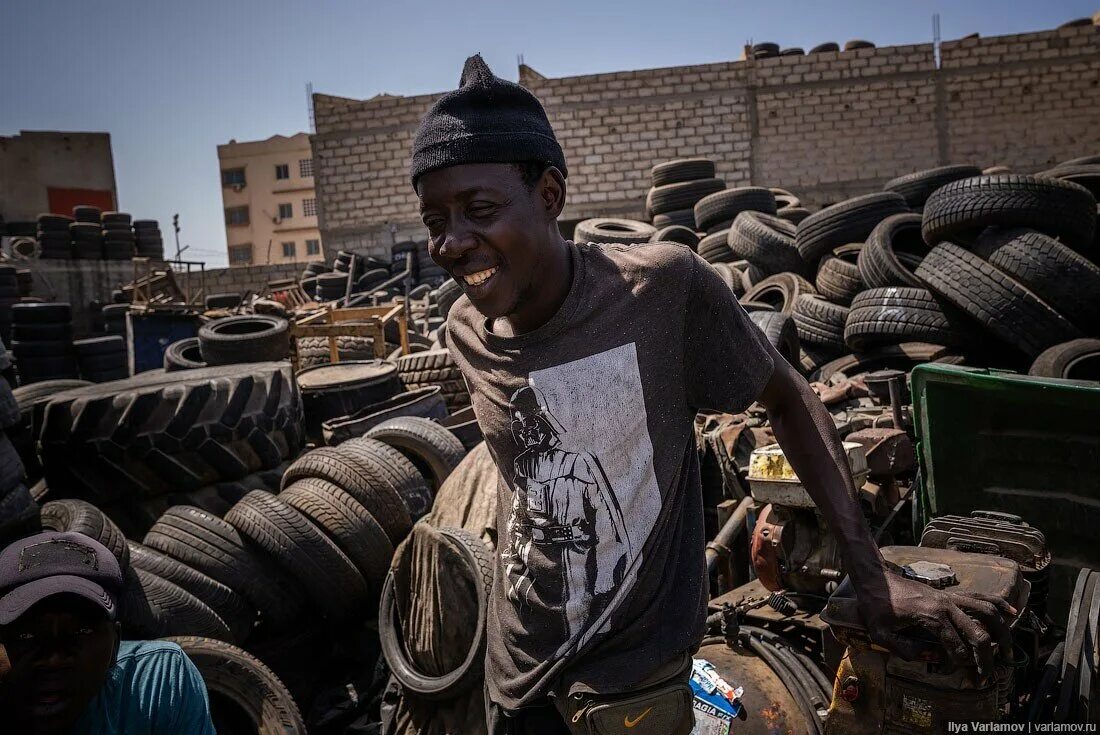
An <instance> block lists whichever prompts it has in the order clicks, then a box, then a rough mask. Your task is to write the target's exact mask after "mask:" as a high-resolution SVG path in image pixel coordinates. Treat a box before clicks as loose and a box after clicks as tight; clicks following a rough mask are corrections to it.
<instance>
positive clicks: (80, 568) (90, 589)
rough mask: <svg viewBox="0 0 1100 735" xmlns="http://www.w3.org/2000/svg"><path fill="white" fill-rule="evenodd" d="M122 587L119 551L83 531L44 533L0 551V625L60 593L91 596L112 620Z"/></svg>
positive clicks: (115, 613) (89, 598) (90, 598)
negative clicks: (117, 554) (116, 556)
mask: <svg viewBox="0 0 1100 735" xmlns="http://www.w3.org/2000/svg"><path fill="white" fill-rule="evenodd" d="M121 589H122V572H121V570H120V569H119V566H118V560H117V559H116V558H115V555H114V554H112V553H111V552H110V551H109V550H108V549H107V547H106V546H104V545H103V544H101V543H99V542H98V541H96V540H95V539H93V538H89V537H88V536H85V535H84V534H82V533H74V532H71V531H46V532H44V533H39V534H36V535H34V536H28V537H27V538H24V539H20V540H18V541H16V542H14V543H12V544H11V545H9V546H8V547H7V548H5V549H4V550H3V551H0V625H7V624H8V623H11V622H12V621H13V620H16V619H17V618H19V616H20V615H22V614H23V613H25V612H26V611H27V610H29V609H30V608H31V606H32V605H34V604H36V603H38V602H41V601H42V600H44V599H46V598H47V597H52V596H53V595H60V594H72V595H79V596H80V597H83V598H85V599H87V600H90V601H91V602H94V603H96V604H97V605H99V606H100V607H102V608H103V610H104V611H105V612H106V613H107V617H108V618H109V619H111V620H114V619H115V616H116V615H117V613H118V604H117V596H118V593H119V591H120V590H121Z"/></svg>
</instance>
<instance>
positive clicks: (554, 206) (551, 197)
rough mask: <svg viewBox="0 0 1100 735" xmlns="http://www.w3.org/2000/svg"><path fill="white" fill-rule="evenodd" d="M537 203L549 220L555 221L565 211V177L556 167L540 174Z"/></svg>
mask: <svg viewBox="0 0 1100 735" xmlns="http://www.w3.org/2000/svg"><path fill="white" fill-rule="evenodd" d="M538 194H539V201H540V202H541V203H542V206H543V210H544V211H545V212H546V216H547V217H548V218H549V219H550V220H556V219H557V218H558V217H560V216H561V212H562V210H563V209H565V177H564V176H562V174H561V171H559V170H558V168H557V166H551V167H550V168H548V169H546V170H545V171H543V172H542V178H541V179H539V183H538Z"/></svg>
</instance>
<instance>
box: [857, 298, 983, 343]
mask: <svg viewBox="0 0 1100 735" xmlns="http://www.w3.org/2000/svg"><path fill="white" fill-rule="evenodd" d="M968 341H969V340H968V335H967V334H966V332H965V331H964V330H963V329H962V328H961V325H960V324H959V320H958V319H955V320H952V319H950V318H948V316H947V314H945V313H944V307H943V306H942V305H941V304H940V302H939V301H938V300H937V299H936V297H935V296H933V295H932V292H931V291H928V290H927V289H923V288H909V287H903V286H889V287H887V288H872V289H868V290H867V291H864V292H863V293H861V294H859V295H858V296H856V298H855V299H854V300H853V301H852V307H851V311H850V312H849V313H848V320H847V322H846V323H845V326H844V342H845V343H846V344H847V345H848V347H850V348H851V349H853V350H855V351H857V352H859V351H864V350H867V349H869V348H871V347H879V346H883V345H894V344H902V343H904V342H927V343H930V344H937V345H944V346H947V347H962V346H965V345H966V343H967V342H968Z"/></svg>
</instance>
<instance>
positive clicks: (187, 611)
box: [119, 567, 233, 641]
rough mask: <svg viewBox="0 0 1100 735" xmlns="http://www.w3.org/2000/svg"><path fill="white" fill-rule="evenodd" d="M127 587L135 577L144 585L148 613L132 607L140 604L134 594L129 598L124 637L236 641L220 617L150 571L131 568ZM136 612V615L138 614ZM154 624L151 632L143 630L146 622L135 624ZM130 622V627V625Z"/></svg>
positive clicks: (122, 618) (122, 612) (123, 615)
mask: <svg viewBox="0 0 1100 735" xmlns="http://www.w3.org/2000/svg"><path fill="white" fill-rule="evenodd" d="M131 571H132V574H129V575H127V581H126V583H127V584H132V582H131V580H133V579H134V578H136V579H137V580H138V582H139V583H140V585H141V594H142V596H143V597H144V598H145V604H146V605H147V606H148V607H147V610H144V611H141V612H139V613H138V612H137V611H135V610H133V609H132V608H133V605H135V604H141V601H140V598H139V597H138V596H137V594H136V593H134V592H132V593H131V594H129V595H127V596H126V600H127V603H128V604H129V605H130V610H126V609H120V610H119V613H120V621H121V623H122V629H123V635H125V636H126V637H127V638H160V637H162V636H166V635H185V634H195V635H202V636H206V637H208V638H216V639H218V640H221V641H228V640H230V639H232V638H233V634H232V633H231V632H230V630H229V626H227V625H226V623H225V621H224V620H222V619H221V618H220V617H218V614H217V613H216V612H214V611H213V610H212V609H211V608H210V607H209V606H208V605H207V604H206V603H205V602H203V601H202V600H200V599H199V598H198V597H196V596H195V595H193V594H191V593H190V592H188V591H187V590H185V589H183V588H182V587H180V586H179V585H176V584H173V583H171V582H169V581H168V580H166V579H164V578H162V577H160V576H158V575H156V574H153V573H152V572H147V571H145V570H144V569H141V568H140V567H134V568H131ZM135 613H136V614H135ZM138 620H141V621H150V620H151V621H152V623H153V626H154V628H153V629H152V630H141V628H142V627H144V625H145V624H147V623H140V624H137V625H134V624H133V623H135V622H136V621H138ZM128 623H130V624H128Z"/></svg>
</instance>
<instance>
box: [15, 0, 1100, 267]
mask: <svg viewBox="0 0 1100 735" xmlns="http://www.w3.org/2000/svg"><path fill="white" fill-rule="evenodd" d="M1097 10H1100V3H1097V0H1059V1H1057V2H1035V0H1029V1H1021V0H999V1H996V2H994V1H983V2H975V1H969V2H968V1H965V0H956V2H940V1H937V2H898V1H896V0H846V1H844V2H809V1H802V0H800V1H798V2H793V1H783V0H772V1H771V2H759V1H758V2H742V1H741V0H736V1H734V0H727V1H726V2H718V1H716V0H705V1H700V2H692V1H691V0H681V1H679V2H675V1H671V0H663V1H662V2H657V1H655V0H633V1H632V2H601V1H600V0H587V1H581V0H560V1H559V2H557V3H551V2H544V3H541V4H536V3H528V2H517V1H516V0H513V1H512V2H489V1H488V0H466V2H456V1H455V0H447V1H445V0H413V1H409V0H405V1H404V2H400V1H391V0H342V1H339V2H337V1H331V2H329V1H324V0H315V1H314V2H305V1H302V2H261V1H259V0H221V2H211V1H208V0H188V1H187V2H166V1H165V0H144V1H143V2H136V1H132V2H111V1H109V0H80V1H77V0H68V1H66V2H55V1H53V0H3V2H2V3H0V28H3V29H4V40H3V42H2V43H0V69H2V70H3V72H2V73H0V135H12V134H15V133H17V132H18V131H19V130H21V129H22V130H74V131H80V130H87V131H106V132H109V133H110V134H111V139H112V146H113V150H114V160H115V175H116V178H117V181H118V194H119V202H120V205H121V207H122V209H123V210H125V211H129V212H132V213H133V214H134V215H136V216H140V217H143V218H149V217H152V218H156V219H159V220H161V221H162V226H163V227H164V229H165V230H166V232H165V235H166V239H169V238H170V233H168V232H167V230H168V229H170V226H169V222H170V220H171V217H172V214H173V213H175V212H178V213H179V215H180V222H181V226H182V228H183V232H182V234H181V241H182V242H183V243H185V244H189V245H190V246H191V250H190V251H189V253H188V254H189V255H191V256H192V257H195V258H201V259H204V260H206V261H207V262H208V263H209V264H211V265H224V264H225V262H226V256H225V230H224V228H223V226H222V208H221V190H220V184H219V179H218V159H217V150H216V146H217V145H218V144H220V143H225V142H228V141H229V139H230V138H236V139H237V140H242V141H243V140H256V139H261V138H266V137H268V136H270V135H274V134H276V133H282V134H284V135H286V134H292V133H295V132H299V131H303V130H307V129H308V126H309V119H308V114H307V106H306V92H305V85H306V83H307V82H312V83H313V86H314V90H315V91H317V92H324V93H328V94H334V95H340V96H346V97H356V98H365V97H371V96H373V95H375V94H378V93H380V92H388V93H391V94H404V95H409V94H422V93H426V92H435V91H440V90H444V89H450V88H452V87H453V86H454V85H455V84H456V83H457V80H458V76H459V72H460V70H461V67H462V61H463V59H465V57H466V56H468V55H469V54H471V53H474V52H478V51H480V52H481V53H482V55H483V56H484V57H485V59H486V60H487V61H488V62H489V65H490V66H491V67H492V68H493V69H494V71H495V72H496V73H497V74H498V75H500V76H502V77H507V78H510V79H515V78H516V76H517V71H516V61H517V57H518V56H519V55H521V54H522V55H523V57H524V60H525V61H526V63H527V64H529V65H530V66H532V67H534V68H535V69H536V70H538V71H539V72H541V73H542V74H544V75H546V76H551V77H558V76H569V75H575V74H589V73H595V72H603V71H616V70H623V69H638V68H649V67H660V66H674V65H679V64H696V63H707V62H713V61H724V60H729V59H734V58H737V56H738V55H739V53H740V49H741V46H742V45H743V44H744V43H745V42H746V41H749V40H754V41H776V42H778V43H780V44H781V45H783V46H803V47H805V48H807V49H808V48H810V47H811V46H814V45H816V44H817V43H820V42H823V41H838V42H843V41H845V40H847V39H850V38H865V39H868V40H870V41H874V42H875V43H877V44H879V45H888V44H897V43H918V42H924V41H929V40H931V37H932V20H931V18H932V14H933V13H939V14H940V19H941V33H942V36H943V38H944V39H945V40H946V39H951V38H958V37H959V36H962V35H965V34H967V33H971V32H974V31H977V32H979V33H981V34H982V35H983V36H992V35H1002V34H1007V33H1020V32H1024V31H1030V30H1038V29H1043V28H1053V27H1055V26H1056V25H1058V24H1060V23H1062V22H1064V21H1067V20H1070V19H1073V18H1078V17H1083V16H1089V15H1091V14H1092V13H1094V12H1095V11H1097ZM166 245H168V243H167V242H166Z"/></svg>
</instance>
